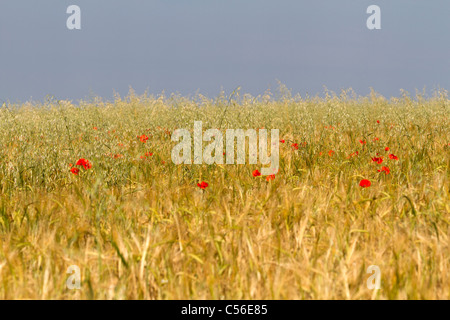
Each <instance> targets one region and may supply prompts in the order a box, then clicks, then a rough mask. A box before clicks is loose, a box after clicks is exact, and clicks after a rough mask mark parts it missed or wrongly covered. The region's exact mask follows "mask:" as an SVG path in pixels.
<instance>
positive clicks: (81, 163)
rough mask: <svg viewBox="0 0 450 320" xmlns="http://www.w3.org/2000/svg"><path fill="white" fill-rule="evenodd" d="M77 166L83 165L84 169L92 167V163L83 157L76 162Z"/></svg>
mask: <svg viewBox="0 0 450 320" xmlns="http://www.w3.org/2000/svg"><path fill="white" fill-rule="evenodd" d="M76 165H77V166H83V168H84V170H87V169H90V168H92V163H90V162H89V161H88V160H86V159H83V158H81V159H80V160H78V161H77V163H76Z"/></svg>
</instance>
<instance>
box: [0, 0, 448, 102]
mask: <svg viewBox="0 0 450 320" xmlns="http://www.w3.org/2000/svg"><path fill="white" fill-rule="evenodd" d="M72 4H75V5H78V6H80V8H81V28H82V29H81V30H73V31H70V30H68V29H67V27H66V20H67V18H68V17H69V14H67V13H66V9H67V7H68V6H69V5H72ZM372 4H375V5H378V6H380V7H381V28H382V29H381V30H368V29H367V27H366V20H367V18H368V17H369V14H367V13H366V10H367V7H368V6H369V5H372ZM449 16H450V1H448V0H432V1H430V0H416V1H413V0H395V1H390V0H384V1H375V0H373V1H365V0H339V1H336V0H315V1H311V0H308V1H299V0H126V1H125V0H123V1H116V0H94V1H92V0H71V1H66V0H39V1H31V0H26V1H25V0H1V2H0V101H1V100H4V101H6V100H10V101H25V100H29V99H30V98H31V97H32V98H33V99H35V100H42V99H43V98H44V97H45V96H46V95H48V94H49V95H53V96H55V97H56V98H58V99H73V100H78V99H85V98H89V97H90V96H92V95H98V96H102V97H105V98H108V99H110V98H112V96H113V92H114V91H116V92H118V93H119V94H121V95H125V94H127V92H128V89H129V87H130V86H131V87H133V89H135V91H136V92H137V93H143V92H144V91H145V90H147V89H148V91H149V92H150V93H154V94H159V93H161V92H162V91H163V90H164V91H165V93H166V94H169V93H172V92H177V93H180V94H182V95H190V94H195V93H196V92H197V90H198V91H199V92H200V93H202V94H205V95H207V96H210V97H214V96H216V95H217V94H218V93H219V92H220V90H221V88H223V89H224V90H225V92H226V93H227V94H229V93H230V92H232V91H233V90H234V89H235V88H236V87H238V86H241V87H242V89H241V91H242V92H248V93H251V94H253V95H258V94H262V93H264V91H266V90H267V89H268V88H271V90H272V91H275V89H276V87H277V80H280V81H281V82H282V83H284V84H285V85H286V86H287V87H288V88H290V89H292V91H293V93H300V94H302V95H304V94H305V93H309V94H310V95H315V94H317V93H321V92H323V86H326V87H327V88H328V89H329V90H333V91H336V92H339V91H340V89H342V88H349V87H352V88H353V89H354V90H355V91H356V92H357V93H358V94H362V95H365V94H367V93H368V92H369V91H370V89H369V88H370V87H373V88H374V89H375V90H376V91H378V92H379V93H381V94H383V95H385V96H388V97H389V96H392V95H394V96H398V95H399V94H400V89H401V88H403V89H405V90H408V91H410V92H411V93H415V89H419V90H422V89H423V88H424V87H426V89H427V91H428V92H431V91H432V90H433V89H435V88H445V89H450V19H449Z"/></svg>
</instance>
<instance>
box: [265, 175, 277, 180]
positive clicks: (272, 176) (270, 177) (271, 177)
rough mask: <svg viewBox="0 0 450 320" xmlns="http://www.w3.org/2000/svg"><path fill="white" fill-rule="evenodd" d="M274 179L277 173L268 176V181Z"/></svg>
mask: <svg viewBox="0 0 450 320" xmlns="http://www.w3.org/2000/svg"><path fill="white" fill-rule="evenodd" d="M274 179H275V175H274V174H271V175H270V176H267V177H266V180H267V181H270V180H274Z"/></svg>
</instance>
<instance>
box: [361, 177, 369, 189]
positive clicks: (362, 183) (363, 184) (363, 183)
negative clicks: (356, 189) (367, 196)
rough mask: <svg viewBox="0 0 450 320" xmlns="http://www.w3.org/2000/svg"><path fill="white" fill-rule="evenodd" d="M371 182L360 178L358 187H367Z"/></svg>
mask: <svg viewBox="0 0 450 320" xmlns="http://www.w3.org/2000/svg"><path fill="white" fill-rule="evenodd" d="M371 184H372V183H371V182H370V181H369V180H367V179H362V180H361V181H360V182H359V186H360V187H363V188H368V187H370V185H371Z"/></svg>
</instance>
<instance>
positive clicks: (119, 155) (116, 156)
mask: <svg viewBox="0 0 450 320" xmlns="http://www.w3.org/2000/svg"><path fill="white" fill-rule="evenodd" d="M122 157H123V155H122V154H115V155H114V159H117V158H122Z"/></svg>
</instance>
